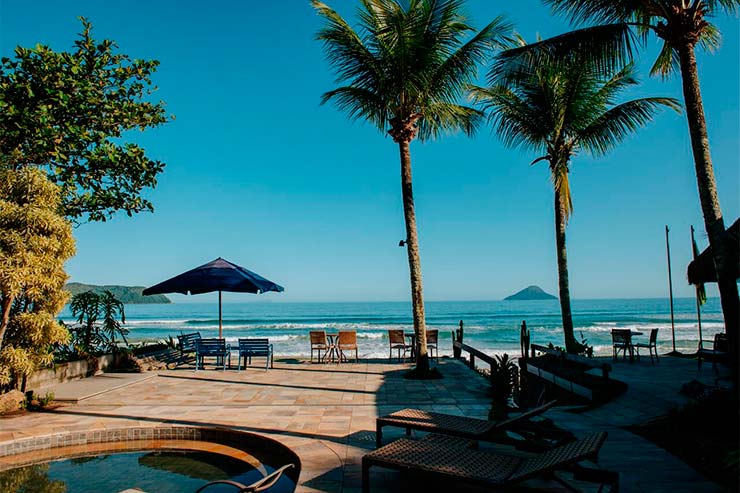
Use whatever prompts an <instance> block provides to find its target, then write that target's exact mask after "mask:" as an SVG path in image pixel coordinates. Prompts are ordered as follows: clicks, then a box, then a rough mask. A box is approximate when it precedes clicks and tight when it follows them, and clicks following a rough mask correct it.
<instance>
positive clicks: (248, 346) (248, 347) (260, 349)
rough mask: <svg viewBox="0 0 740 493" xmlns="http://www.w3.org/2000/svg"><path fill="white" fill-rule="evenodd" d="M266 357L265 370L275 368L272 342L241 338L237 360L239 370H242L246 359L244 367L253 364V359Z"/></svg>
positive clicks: (264, 339)
mask: <svg viewBox="0 0 740 493" xmlns="http://www.w3.org/2000/svg"><path fill="white" fill-rule="evenodd" d="M255 356H257V357H260V356H264V358H265V370H267V369H268V368H272V367H273V354H272V344H270V340H269V339H266V338H263V339H242V338H239V358H238V360H237V370H241V369H242V365H241V362H242V359H244V366H245V367H246V366H247V364H252V357H255Z"/></svg>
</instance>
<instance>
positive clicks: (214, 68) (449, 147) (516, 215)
mask: <svg viewBox="0 0 740 493" xmlns="http://www.w3.org/2000/svg"><path fill="white" fill-rule="evenodd" d="M329 4H330V5H332V6H334V7H335V8H337V10H339V11H340V12H341V13H342V14H344V15H345V16H347V17H352V15H353V11H354V8H355V5H356V2H355V1H348V0H335V1H333V2H329ZM467 9H468V13H469V14H470V18H471V19H472V21H473V23H474V25H476V26H478V27H481V26H483V25H484V24H485V23H487V22H489V21H490V20H491V19H492V18H493V17H495V16H496V15H499V14H502V13H504V14H507V15H508V16H509V18H510V20H512V21H513V22H514V23H515V25H516V28H517V30H518V31H519V32H520V33H521V34H523V35H524V36H525V38H527V39H530V40H531V39H534V37H535V36H536V35H537V34H538V33H539V34H541V35H542V36H550V35H553V34H557V33H560V32H563V31H565V30H566V29H567V24H566V23H565V22H564V21H563V20H562V19H559V18H555V17H552V16H551V15H550V13H549V11H548V9H547V8H546V7H544V6H543V5H542V4H541V3H540V2H539V1H535V0H522V1H519V2H491V1H490V0H470V1H469V2H468V7H467ZM80 15H82V16H85V17H87V18H88V19H90V20H91V21H92V23H93V26H94V34H95V36H96V37H97V38H99V39H102V38H109V39H113V40H115V41H116V42H117V43H118V44H119V46H120V49H121V51H122V52H124V53H127V54H130V55H131V56H133V57H138V58H148V59H157V60H159V61H160V62H161V66H160V68H159V70H158V71H157V73H156V74H155V75H154V81H155V83H156V84H157V86H158V87H159V90H158V92H157V93H156V97H157V98H158V99H162V100H163V101H165V103H166V105H167V110H168V112H169V113H171V114H174V115H175V116H176V119H175V120H174V121H173V122H171V123H168V124H167V125H165V126H163V127H161V128H159V129H156V130H153V131H152V130H150V131H147V132H146V133H143V134H138V133H137V134H135V135H134V136H133V137H132V138H133V139H134V140H136V141H137V142H139V143H140V144H142V145H143V146H144V147H145V148H146V149H147V151H148V153H149V154H150V155H151V156H152V157H154V158H156V159H161V160H163V161H164V162H166V163H167V167H166V170H165V172H164V173H163V174H162V175H161V176H160V179H159V184H158V186H157V188H156V189H155V190H153V191H149V192H148V193H147V197H148V198H149V199H150V200H151V201H152V202H153V203H154V205H155V213H154V214H148V213H143V214H139V215H137V216H134V217H133V218H129V217H126V216H125V215H119V216H117V217H116V218H114V219H113V220H112V221H109V222H107V223H94V224H85V225H82V226H80V227H78V228H77V229H76V230H75V236H76V238H77V249H78V253H77V256H76V257H75V258H73V259H72V260H71V261H70V262H69V263H68V271H69V274H70V275H71V278H72V280H74V281H80V282H88V283H95V284H104V283H107V284H127V285H133V284H135V285H151V284H154V283H156V282H159V281H161V280H163V279H165V278H168V277H170V276H172V275H175V274H177V273H179V272H181V271H183V270H186V269H187V268H190V267H194V266H197V265H200V264H202V263H205V262H207V261H210V260H212V259H214V258H216V257H218V256H222V257H224V258H227V259H229V260H231V261H233V262H236V263H239V264H241V265H244V266H245V267H247V268H250V269H252V270H254V271H256V272H258V273H260V274H262V275H264V276H265V277H268V278H269V279H271V280H274V281H275V282H278V283H280V284H282V285H283V286H285V287H286V291H285V293H282V294H280V295H274V294H269V295H265V296H264V297H262V299H272V300H275V301H350V300H367V301H372V300H407V299H409V287H408V266H407V262H406V255H405V251H404V250H403V249H402V248H399V247H398V241H399V240H400V239H401V238H403V237H404V226H403V216H402V205H401V198H400V183H399V181H400V179H399V163H398V151H397V148H396V146H395V144H393V142H392V141H391V140H390V138H388V137H386V136H385V135H382V134H381V133H380V132H378V131H377V130H376V129H374V128H372V127H370V126H369V125H366V124H364V123H361V122H354V123H350V122H348V121H347V119H346V117H345V116H344V115H343V114H342V113H340V112H339V111H337V110H336V109H335V108H333V107H331V106H319V98H320V95H321V94H322V92H324V91H326V90H329V89H331V88H333V87H334V82H333V76H332V74H331V72H330V70H329V67H328V65H327V63H326V62H325V60H324V57H323V53H322V46H321V45H320V44H319V43H318V42H316V41H314V35H315V32H316V31H317V29H318V28H319V26H320V20H319V18H318V17H317V16H316V15H315V14H314V12H313V10H312V8H311V6H310V4H309V2H308V1H307V0H284V1H281V2H237V1H212V2H195V1H192V2H178V1H174V0H158V1H156V2H151V1H149V2H143V1H124V2H98V1H68V2H55V1H39V2H35V3H34V6H33V8H29V7H28V5H26V4H24V3H23V2H0V51H1V52H2V55H3V56H8V55H9V54H11V53H12V50H13V48H14V47H15V46H16V45H23V46H31V45H34V44H36V43H37V42H41V43H45V44H49V45H51V46H52V47H54V48H55V49H60V50H61V49H69V48H70V47H71V44H72V42H73V40H74V37H75V35H76V33H78V32H79V31H80V24H79V22H78V21H77V20H76V16H80ZM717 24H718V26H719V27H720V28H721V30H722V32H723V33H724V42H723V46H722V48H721V49H720V51H719V52H718V53H716V54H714V55H707V54H700V55H699V65H700V74H701V78H702V90H703V96H704V102H705V108H706V113H707V120H708V125H709V136H710V142H711V145H712V155H713V159H714V165H715V173H716V177H717V182H718V186H719V193H720V200H721V203H722V208H723V212H724V215H725V218H726V222H727V223H728V224H729V223H731V222H732V221H733V220H734V219H735V218H737V217H738V215H739V214H740V199H739V194H738V189H739V188H740V176H739V168H740V166H739V165H738V155H739V152H740V147H739V143H738V134H739V133H740V131H739V130H740V129H739V128H738V127H739V121H740V111H739V99H740V98H739V89H738V88H739V87H740V83H739V69H738V60H739V59H740V50H739V45H740V42H739V40H738V36H739V31H740V29H739V26H738V20H737V19H736V18H720V19H718V20H717ZM657 46H658V44H657V41H655V40H654V39H653V40H651V42H650V45H649V47H648V50H647V51H646V52H645V53H644V54H643V56H642V61H641V64H640V65H641V75H642V80H643V81H644V84H643V86H641V87H640V88H639V89H637V90H636V91H634V92H633V93H632V94H630V96H634V97H639V96H644V95H662V96H672V97H676V98H679V99H680V98H681V87H680V82H679V80H678V79H672V80H669V81H667V82H663V81H660V80H656V79H650V78H649V77H648V75H647V69H648V68H649V64H650V62H651V61H652V59H653V58H654V56H655V54H656V53H657ZM534 157H536V156H534V155H533V154H532V153H531V152H527V151H512V150H507V149H505V148H504V147H503V146H502V145H501V144H500V142H499V141H498V140H497V139H496V137H495V136H493V135H491V133H490V131H489V130H488V129H485V128H484V129H482V130H481V131H480V132H479V133H478V135H477V136H476V137H475V138H473V139H469V138H467V137H464V136H462V135H456V136H450V137H444V138H443V139H441V140H438V141H434V142H429V143H424V144H419V143H414V144H412V159H413V166H414V187H415V198H416V205H417V216H418V224H419V230H420V241H421V258H422V269H423V278H424V288H425V296H426V298H427V299H429V300H467V299H470V300H487V299H500V298H502V297H504V296H506V295H508V294H510V293H512V292H514V291H517V290H519V289H521V288H523V287H525V286H527V285H530V284H537V285H540V286H542V287H543V288H544V289H545V290H547V291H549V292H553V293H555V292H556V290H557V269H556V263H555V248H554V226H553V212H552V201H553V193H552V186H551V184H550V182H549V179H548V172H547V169H546V167H545V166H535V167H529V166H528V164H529V162H531V161H532V159H533V158H534ZM571 186H572V193H573V200H574V206H575V213H574V215H573V217H572V219H571V221H570V224H569V227H568V238H567V241H568V255H569V262H570V286H571V296H572V297H573V298H604V297H663V296H667V277H666V261H665V245H664V225H666V224H668V225H669V226H670V227H671V240H672V244H671V247H672V255H673V275H674V285H675V293H676V295H677V296H692V294H693V288H691V287H689V286H688V285H687V284H686V282H685V266H686V264H687V262H688V261H689V258H690V254H691V253H690V243H689V225H690V224H694V225H695V226H696V227H697V231H698V232H699V235H698V240H699V243H700V247H702V248H703V247H704V246H705V245H706V235H705V234H704V228H703V222H702V217H701V211H700V207H699V200H698V193H697V190H696V180H695V176H694V171H693V162H692V160H691V155H690V146H689V139H688V130H687V127H686V121H685V117H684V116H683V115H676V114H674V113H669V112H665V113H663V114H661V115H659V117H658V118H657V120H656V121H655V122H654V123H653V124H651V125H650V126H649V127H648V128H646V129H644V130H643V131H641V132H640V133H639V134H637V135H636V136H634V137H632V138H630V139H628V140H627V141H626V142H625V143H624V144H623V145H622V146H621V147H619V148H618V149H617V150H616V151H614V152H612V153H611V154H609V155H608V156H607V157H605V158H601V159H598V160H592V159H589V158H588V157H586V156H579V157H576V158H575V160H574V161H573V165H572V173H571ZM712 294H716V291H715V290H714V288H711V289H710V295H712ZM195 298H198V299H197V301H211V297H210V296H209V295H203V296H201V297H195ZM195 298H191V299H192V300H193V301H195V300H196V299H195ZM245 298H247V297H245V296H243V295H231V296H227V297H226V299H227V300H234V301H236V300H238V301H243V300H245ZM177 300H178V301H179V300H181V298H179V297H178V298H177Z"/></svg>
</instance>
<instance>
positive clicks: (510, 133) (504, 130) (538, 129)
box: [470, 85, 551, 151]
mask: <svg viewBox="0 0 740 493" xmlns="http://www.w3.org/2000/svg"><path fill="white" fill-rule="evenodd" d="M470 95H471V98H472V100H473V101H474V102H475V103H476V104H479V105H480V106H481V107H482V108H483V109H484V111H486V112H487V113H488V120H489V122H490V123H491V128H492V131H493V133H495V134H496V135H498V137H499V139H501V141H502V143H503V144H504V145H505V146H506V147H510V148H517V147H531V148H534V149H538V150H543V151H544V150H546V149H547V145H546V141H547V136H548V134H547V132H548V130H549V128H550V127H551V123H550V122H549V114H548V113H547V112H546V111H544V110H543V108H542V107H541V106H540V105H537V104H535V103H534V102H533V101H531V100H529V99H528V98H527V95H526V94H525V95H523V96H521V95H519V94H517V93H516V92H515V91H513V90H512V89H510V88H508V87H506V86H504V85H497V86H491V87H477V86H474V87H471V88H470Z"/></svg>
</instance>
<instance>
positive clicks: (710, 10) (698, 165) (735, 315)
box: [545, 0, 740, 387]
mask: <svg viewBox="0 0 740 493" xmlns="http://www.w3.org/2000/svg"><path fill="white" fill-rule="evenodd" d="M545 4H547V5H551V6H552V7H553V10H555V11H556V12H559V13H563V14H565V15H567V16H568V17H570V19H571V20H572V21H574V22H576V23H586V22H594V23H597V24H603V25H598V26H595V27H590V28H586V29H581V30H579V31H575V34H576V35H575V36H571V37H569V38H567V39H566V40H565V41H564V40H562V39H561V40H559V41H558V43H559V44H561V45H563V44H573V43H574V42H575V43H577V44H579V45H580V46H581V47H583V48H585V50H586V51H587V52H592V53H593V52H600V54H608V55H611V56H612V59H617V58H619V57H620V55H621V54H622V53H624V51H625V48H627V51H629V50H628V47H627V46H626V44H625V43H624V42H621V43H614V41H615V40H616V38H615V37H614V35H613V33H615V32H616V31H618V30H621V31H622V32H627V31H628V30H630V29H634V30H635V31H636V33H637V34H638V35H639V37H640V39H641V40H642V41H643V42H644V41H646V40H647V39H648V37H649V35H650V34H651V33H652V34H655V35H656V36H657V37H658V38H659V39H660V40H661V41H662V42H663V48H662V50H661V51H660V54H659V55H658V58H657V59H656V61H655V64H654V65H653V68H652V73H653V74H657V75H661V76H663V77H667V76H669V75H671V74H674V73H680V75H681V82H682V85H683V94H684V103H685V106H686V118H687V120H688V126H689V135H690V137H691V148H692V151H693V155H694V167H695V172H696V181H697V185H698V189H699V200H700V203H701V209H702V213H703V215H704V226H705V228H706V231H707V236H708V237H709V244H710V246H711V247H712V252H713V256H714V265H715V269H716V272H717V278H718V285H719V293H720V299H721V303H722V312H723V314H724V319H725V328H726V331H727V337H728V344H729V347H730V351H731V354H732V358H731V360H732V362H733V365H734V369H733V372H732V374H733V382H734V384H735V386H736V387H737V385H738V366H737V365H738V346H739V341H738V332H739V331H740V299H739V298H738V288H737V281H736V279H734V278H733V276H732V275H731V272H732V271H733V270H734V269H732V268H730V266H729V262H730V261H731V259H732V257H733V255H732V252H730V251H729V250H728V248H730V246H729V245H728V244H726V243H725V241H724V238H725V224H724V219H723V217H722V209H721V207H720V203H719V196H718V194H717V184H716V182H715V178H714V167H713V165H712V157H711V153H710V149H709V135H708V132H707V125H706V117H705V115H704V104H703V102H702V97H701V88H700V86H699V71H698V68H697V64H696V48H697V47H699V48H701V49H704V50H707V51H709V52H712V51H714V50H716V49H717V48H718V47H719V44H720V39H721V34H720V32H719V30H718V29H717V27H716V26H715V25H713V24H712V23H711V22H710V19H711V18H712V17H714V16H716V15H718V14H730V15H737V13H738V10H740V0H692V1H687V0H682V1H680V2H679V1H676V0H545ZM610 33H612V34H610ZM622 39H623V41H626V40H627V37H625V36H623V37H622ZM605 40H607V41H608V42H606V43H604V41H605Z"/></svg>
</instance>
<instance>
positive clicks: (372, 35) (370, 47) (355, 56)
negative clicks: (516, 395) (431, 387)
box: [313, 0, 509, 375]
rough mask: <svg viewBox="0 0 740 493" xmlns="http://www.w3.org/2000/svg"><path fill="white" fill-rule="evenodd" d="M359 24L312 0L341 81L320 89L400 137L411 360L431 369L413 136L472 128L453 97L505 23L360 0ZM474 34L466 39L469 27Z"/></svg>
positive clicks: (424, 0) (452, 1)
mask: <svg viewBox="0 0 740 493" xmlns="http://www.w3.org/2000/svg"><path fill="white" fill-rule="evenodd" d="M360 3H361V8H360V9H359V10H358V13H357V17H358V20H359V24H358V26H357V30H355V29H354V28H353V27H352V26H350V25H349V24H348V23H347V22H346V21H345V20H344V19H343V18H342V17H341V16H340V15H339V14H338V13H337V12H335V11H334V10H332V9H331V8H329V7H328V6H327V5H325V4H323V3H321V2H319V1H316V0H314V2H313V5H314V7H315V8H316V10H317V12H318V14H319V15H320V16H321V17H322V18H323V19H324V22H325V24H324V27H323V28H322V29H321V30H320V31H319V33H318V36H317V38H318V39H319V40H320V41H323V43H324V46H325V49H326V56H327V59H328V60H329V62H330V63H331V65H332V67H333V68H334V70H335V72H336V75H337V82H338V83H340V84H344V85H342V86H340V87H338V88H336V89H334V90H331V91H329V92H327V93H325V94H324V95H323V97H322V104H323V103H327V102H329V101H331V102H333V103H334V104H335V105H336V106H337V107H338V108H339V109H340V110H342V111H344V112H346V113H347V114H348V115H349V117H350V118H351V119H364V120H367V121H368V122H370V123H371V124H372V125H374V126H376V127H377V128H378V130H380V131H381V132H383V133H385V132H387V133H388V134H389V135H390V136H391V138H392V139H393V141H394V142H395V143H396V144H397V145H398V149H399V153H400V159H401V194H402V197H403V211H404V220H405V225H406V239H405V240H404V242H402V245H403V244H405V245H406V247H407V255H408V262H409V275H410V281H411V299H412V305H413V319H414V332H415V333H416V355H417V359H416V368H417V371H418V373H419V375H424V374H425V373H426V372H428V370H429V358H428V355H427V347H426V327H425V320H424V298H423V293H422V279H421V260H420V257H419V242H418V235H417V228H416V211H415V208H414V197H413V190H412V180H411V152H410V143H411V141H412V140H414V138H419V140H421V141H425V140H428V139H432V138H434V137H437V136H439V135H440V134H441V133H444V132H448V133H449V132H454V131H458V130H462V131H464V132H465V133H466V134H472V133H473V131H474V129H475V127H476V125H477V124H478V123H479V122H480V120H481V119H482V114H481V112H480V111H478V110H476V109H474V108H471V107H468V106H463V105H460V104H458V102H457V101H458V100H459V98H460V96H461V94H462V92H463V90H464V88H465V86H466V84H468V83H469V82H471V81H472V79H473V78H474V77H475V75H476V72H477V66H478V64H479V63H480V62H482V61H483V59H484V57H485V55H486V53H487V51H488V50H489V49H491V48H492V47H493V46H494V45H495V44H496V42H497V41H498V40H501V39H503V37H504V35H505V33H506V32H507V31H508V29H509V28H508V26H507V25H506V24H505V23H504V22H503V20H502V19H501V18H497V19H496V20H494V21H493V22H491V23H490V24H489V25H487V26H486V27H484V28H483V29H482V30H481V31H480V32H478V33H477V34H473V32H474V30H473V28H472V27H471V26H470V25H469V24H468V23H467V20H466V19H465V18H464V17H463V16H462V14H461V7H462V2H461V1H459V0H409V1H408V2H399V1H395V0H361V1H360ZM468 34H472V36H471V38H470V39H469V40H468V41H467V42H465V41H464V38H465V36H466V35H468Z"/></svg>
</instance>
